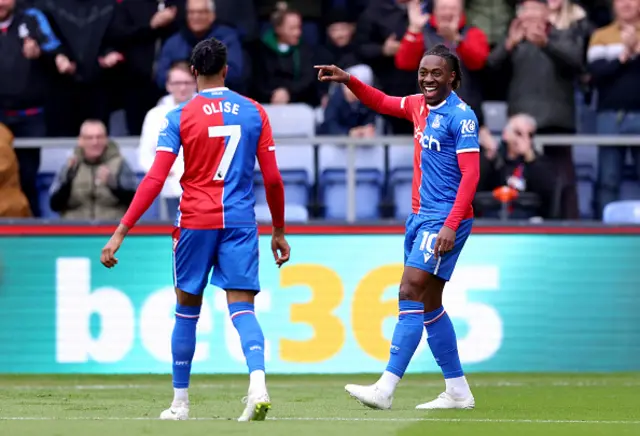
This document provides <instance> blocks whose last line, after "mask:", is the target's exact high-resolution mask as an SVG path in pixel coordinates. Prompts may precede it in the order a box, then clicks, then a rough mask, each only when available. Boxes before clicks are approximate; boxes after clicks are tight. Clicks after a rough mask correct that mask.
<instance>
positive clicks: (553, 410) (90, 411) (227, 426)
mask: <svg viewBox="0 0 640 436" xmlns="http://www.w3.org/2000/svg"><path fill="white" fill-rule="evenodd" d="M376 379H377V376H375V375H368V376H364V375H357V376H324V375H322V376H271V377H268V381H267V383H268V386H269V393H270V395H271V400H272V402H273V408H272V410H271V411H270V414H269V416H268V417H267V421H265V422H252V423H238V422H235V419H236V418H237V417H238V416H239V415H240V413H241V412H242V409H243V404H242V403H241V401H240V400H241V398H242V397H243V396H244V395H246V389H247V383H248V377H240V376H198V375H196V376H194V377H193V378H192V388H191V390H190V400H191V417H192V418H194V419H193V420H190V421H181V422H164V421H159V420H158V419H157V417H158V416H159V414H160V412H161V411H162V410H163V409H165V408H166V407H168V405H169V403H170V401H171V398H172V395H173V394H172V389H171V377H170V376H167V375H164V376H0V435H1V436H32V435H33V436H49V435H51V436H53V435H60V436H75V435H78V436H94V435H106V436H110V435H113V436H129V435H136V436H138V435H154V436H177V435H179V436H191V435H193V436H203V435H207V436H208V435H211V436H213V435H261V436H269V435H300V436H316V435H322V436H336V435H349V436H374V435H398V436H414V435H415V436H423V435H437V434H441V435H447V436H454V435H465V436H467V435H473V436H503V435H504V436H529V435H536V436H537V435H541V436H555V435H558V436H574V435H575V436H590V435H610V436H621V435H633V436H638V435H640V374H616V375H561V374H556V375H546V374H545V375H534V374H491V375H488V374H471V375H470V376H469V379H470V382H471V384H472V388H473V392H474V395H475V397H476V409H475V410H471V411H466V410H463V411H431V412H425V411H418V410H415V409H414V407H415V406H416V405H417V404H419V403H422V402H426V401H429V400H431V399H433V398H435V396H437V395H438V394H439V393H440V392H441V391H442V390H443V382H442V380H441V379H440V376H438V375H409V376H407V377H406V378H405V379H404V380H403V381H402V383H401V385H400V387H399V388H398V391H397V392H396V398H395V401H394V404H393V410H390V411H373V410H368V409H365V408H364V407H362V406H360V405H359V404H358V403H356V402H355V401H354V400H352V399H350V398H349V397H348V395H347V394H346V393H345V392H344V389H343V388H344V385H345V384H346V383H363V384H367V383H372V382H374V381H375V380H376Z"/></svg>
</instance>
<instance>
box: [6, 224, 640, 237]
mask: <svg viewBox="0 0 640 436" xmlns="http://www.w3.org/2000/svg"><path fill="white" fill-rule="evenodd" d="M115 228H116V226H115V225H110V224H96V225H91V224H22V223H21V224H15V225H12V224H0V236H82V235H105V236H106V235H111V233H112V232H113V231H114V230H115ZM172 230H173V227H172V226H170V225H166V224H139V225H137V226H136V227H134V228H133V229H132V230H131V234H133V235H167V236H168V235H170V234H171V231H172ZM259 231H260V234H261V235H268V234H270V233H271V227H270V226H259ZM287 233H288V234H293V235H402V234H404V226H402V225H384V224H382V225H381V224H378V225H328V224H317V225H315V224H310V225H289V226H287ZM473 233H474V234H480V235H500V234H529V235H531V234H540V235H554V234H555V235H640V226H598V225H592V226H589V225H582V226H575V225H574V226H569V225H544V226H542V225H510V226H497V225H479V224H476V225H475V226H474V228H473Z"/></svg>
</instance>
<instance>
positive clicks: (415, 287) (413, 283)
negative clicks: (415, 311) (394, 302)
mask: <svg viewBox="0 0 640 436" xmlns="http://www.w3.org/2000/svg"><path fill="white" fill-rule="evenodd" d="M423 293H424V284H423V283H422V282H421V281H420V280H416V279H415V278H406V277H405V278H403V280H402V283H400V293H399V294H398V299H399V300H400V301H403V300H404V301H422V295H423Z"/></svg>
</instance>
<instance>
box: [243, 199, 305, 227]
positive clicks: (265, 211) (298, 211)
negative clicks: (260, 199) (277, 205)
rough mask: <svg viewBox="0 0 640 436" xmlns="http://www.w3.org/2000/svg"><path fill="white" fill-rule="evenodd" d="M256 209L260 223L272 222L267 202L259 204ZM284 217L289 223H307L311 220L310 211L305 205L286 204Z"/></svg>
mask: <svg viewBox="0 0 640 436" xmlns="http://www.w3.org/2000/svg"><path fill="white" fill-rule="evenodd" d="M255 211H256V221H258V222H259V223H271V212H270V211H269V206H267V205H266V204H257V205H256V207H255ZM284 219H285V221H286V222H288V223H305V222H307V221H309V211H308V210H307V208H306V207H304V206H300V205H297V204H286V205H285V207H284Z"/></svg>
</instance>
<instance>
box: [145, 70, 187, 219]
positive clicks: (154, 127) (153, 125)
mask: <svg viewBox="0 0 640 436" xmlns="http://www.w3.org/2000/svg"><path fill="white" fill-rule="evenodd" d="M166 87H167V92H168V93H169V95H167V96H165V97H163V98H161V99H160V101H159V102H158V105H157V106H156V107H154V108H153V109H151V110H150V111H149V112H147V115H146V117H145V119H144V123H143V125H142V133H141V135H140V147H139V148H138V160H139V162H140V167H141V168H143V169H144V171H145V172H148V171H149V169H150V168H151V164H152V163H153V159H154V157H155V155H156V145H157V142H158V134H159V133H160V129H161V128H162V123H163V120H164V118H165V116H166V115H167V113H169V111H171V110H172V109H174V108H175V107H176V106H178V105H179V104H181V103H184V102H185V101H188V100H190V99H191V98H192V97H193V96H194V95H195V93H196V81H195V78H194V77H193V75H192V74H191V71H190V70H189V65H188V64H187V63H186V62H177V63H175V64H174V65H173V66H172V67H171V68H170V69H169V73H168V74H167V84H166ZM183 171H184V161H183V159H182V150H180V154H179V155H178V158H177V159H176V162H175V163H174V165H173V168H172V169H171V172H170V173H169V177H167V181H166V182H165V184H164V187H163V188H162V192H161V193H160V200H161V201H160V218H161V219H163V220H166V219H169V218H171V217H172V216H173V215H175V213H176V212H177V210H178V205H179V204H180V196H181V195H182V187H181V186H180V178H181V177H182V173H183Z"/></svg>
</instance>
